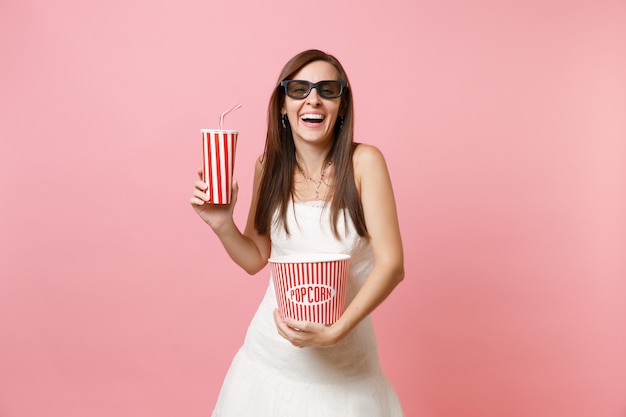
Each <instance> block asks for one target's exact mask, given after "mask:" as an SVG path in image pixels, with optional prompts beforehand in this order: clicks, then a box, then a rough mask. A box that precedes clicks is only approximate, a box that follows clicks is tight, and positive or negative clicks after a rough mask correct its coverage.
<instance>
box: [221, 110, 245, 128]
mask: <svg viewBox="0 0 626 417" xmlns="http://www.w3.org/2000/svg"><path fill="white" fill-rule="evenodd" d="M239 107H241V104H237V105H236V106H235V107H233V108H231V109H228V110H226V111H225V112H224V113H222V115H221V116H220V130H222V125H223V124H224V116H226V115H227V114H228V113H230V112H231V111H235V110H237V109H238V108H239Z"/></svg>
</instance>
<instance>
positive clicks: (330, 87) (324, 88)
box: [317, 81, 341, 98]
mask: <svg viewBox="0 0 626 417" xmlns="http://www.w3.org/2000/svg"><path fill="white" fill-rule="evenodd" d="M317 91H318V93H319V95H320V96H322V97H324V98H337V97H339V96H340V95H341V83H340V82H339V81H320V82H319V84H318V87H317Z"/></svg>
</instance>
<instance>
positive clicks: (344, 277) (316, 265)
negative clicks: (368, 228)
mask: <svg viewBox="0 0 626 417" xmlns="http://www.w3.org/2000/svg"><path fill="white" fill-rule="evenodd" d="M269 264H270V269H271V272H272V280H273V283H274V290H275V291H276V299H277V301H278V310H279V311H280V314H281V317H282V318H283V319H284V318H285V317H290V318H292V319H295V320H300V321H311V322H314V323H321V324H332V323H334V322H336V321H337V320H338V319H339V317H341V315H342V314H343V312H344V308H345V302H346V287H347V284H348V271H349V266H350V256H349V255H341V254H301V255H286V256H277V257H273V258H270V259H269Z"/></svg>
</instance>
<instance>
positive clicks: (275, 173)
mask: <svg viewBox="0 0 626 417" xmlns="http://www.w3.org/2000/svg"><path fill="white" fill-rule="evenodd" d="M315 61H324V62H328V63H330V64H331V65H333V66H334V67H335V68H336V69H337V74H338V76H339V80H340V81H344V82H346V83H348V88H346V89H345V90H344V93H343V94H342V95H341V103H340V106H339V115H340V117H338V118H337V122H336V124H335V127H334V134H335V137H334V141H333V145H332V147H331V149H330V152H329V153H328V156H327V161H326V162H329V161H331V160H332V163H333V168H334V175H335V177H334V180H333V182H332V186H333V193H332V198H331V201H330V202H331V205H330V210H331V217H330V218H331V224H332V230H333V233H334V234H335V236H336V237H339V232H338V229H337V222H338V219H339V213H340V212H341V211H347V212H348V214H349V216H350V218H351V219H352V222H353V223H354V225H355V228H356V231H357V233H358V234H359V235H360V236H367V227H366V225H365V216H364V214H363V205H362V204H361V199H360V198H359V195H358V192H357V188H356V183H355V179H354V169H353V165H352V157H353V155H354V150H355V149H356V147H357V146H358V144H357V143H355V142H354V139H353V135H354V107H353V104H352V92H351V89H350V84H349V82H348V76H347V74H346V72H345V70H344V69H343V66H342V65H341V63H340V62H339V61H338V60H337V59H336V58H335V57H334V56H332V55H329V54H327V53H325V52H322V51H319V50H316V49H310V50H307V51H304V52H301V53H299V54H298V55H296V56H294V57H293V58H291V60H289V62H287V64H286V65H285V67H284V68H283V70H282V71H281V73H280V76H279V77H278V81H277V83H276V87H275V88H274V91H273V92H272V96H271V97H270V102H269V105H268V111H267V136H266V139H265V151H264V153H263V157H262V164H263V172H262V176H261V183H260V186H259V191H258V192H259V198H258V205H257V208H256V213H255V218H254V226H255V228H256V230H257V232H258V233H259V234H262V235H266V234H269V231H270V227H271V222H272V219H273V217H274V213H275V212H277V211H278V221H279V222H281V223H282V225H283V226H284V227H285V230H286V231H287V233H289V230H288V228H287V224H286V221H285V220H286V216H287V208H288V205H289V202H290V200H293V198H294V188H293V182H294V172H295V168H296V148H295V145H294V143H293V136H292V133H291V128H290V126H289V125H287V127H286V128H283V124H282V123H283V122H282V115H281V108H282V107H283V104H284V102H285V92H284V89H283V88H282V87H281V86H280V82H281V81H283V80H289V79H292V77H293V76H294V75H295V74H296V73H298V72H299V71H300V70H301V69H302V68H304V67H305V66H306V65H308V64H310V63H312V62H315ZM342 119H343V120H342Z"/></svg>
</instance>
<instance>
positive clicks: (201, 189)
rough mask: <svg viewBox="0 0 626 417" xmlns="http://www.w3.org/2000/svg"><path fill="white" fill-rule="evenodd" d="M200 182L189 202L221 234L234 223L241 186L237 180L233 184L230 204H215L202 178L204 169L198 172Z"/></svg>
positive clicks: (198, 181) (197, 183)
mask: <svg viewBox="0 0 626 417" xmlns="http://www.w3.org/2000/svg"><path fill="white" fill-rule="evenodd" d="M198 178H199V179H198V180H197V181H196V182H195V183H194V191H193V197H191V199H190V200H189V202H190V203H191V206H192V207H193V208H194V210H195V211H196V213H198V215H199V216H200V218H201V219H202V220H204V221H205V223H206V224H208V225H209V226H211V228H212V229H213V230H214V231H215V232H216V233H219V230H220V229H221V228H222V227H223V226H224V225H227V224H232V223H233V210H234V208H235V203H236V202H237V194H238V192H239V185H238V184H237V181H236V180H233V184H232V188H233V189H232V196H231V201H230V204H213V203H211V202H210V201H209V200H210V198H209V196H208V194H206V190H207V189H208V188H209V187H208V185H207V184H206V183H205V182H204V178H203V177H202V169H200V170H199V171H198Z"/></svg>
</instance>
